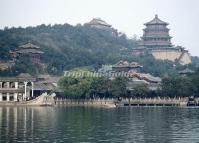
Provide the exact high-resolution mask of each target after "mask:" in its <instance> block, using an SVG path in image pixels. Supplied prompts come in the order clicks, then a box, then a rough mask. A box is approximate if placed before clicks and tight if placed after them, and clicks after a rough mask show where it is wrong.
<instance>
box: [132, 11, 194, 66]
mask: <svg viewBox="0 0 199 143" xmlns="http://www.w3.org/2000/svg"><path fill="white" fill-rule="evenodd" d="M144 25H145V26H146V28H145V29H144V30H143V31H144V32H143V36H142V37H141V43H140V45H139V47H138V48H135V49H133V54H134V55H141V54H142V55H144V54H146V53H150V54H152V55H153V57H154V58H155V59H158V60H170V61H173V62H174V61H176V60H177V61H179V63H180V64H182V65H186V64H190V63H191V57H190V54H189V52H188V51H187V50H185V48H183V47H181V46H176V47H175V46H173V45H172V43H171V38H172V37H171V36H170V35H169V29H168V28H167V26H168V25H169V24H168V23H167V22H164V21H162V20H160V19H159V18H158V15H155V18H154V19H153V20H151V21H149V22H147V23H145V24H144Z"/></svg>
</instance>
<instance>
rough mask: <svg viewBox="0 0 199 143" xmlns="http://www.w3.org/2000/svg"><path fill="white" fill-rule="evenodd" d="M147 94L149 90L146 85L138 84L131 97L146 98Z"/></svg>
mask: <svg viewBox="0 0 199 143" xmlns="http://www.w3.org/2000/svg"><path fill="white" fill-rule="evenodd" d="M148 93H149V89H148V87H147V85H146V84H138V85H137V86H136V87H135V88H134V90H133V92H132V94H133V96H135V97H142V98H143V97H146V96H147V94H148Z"/></svg>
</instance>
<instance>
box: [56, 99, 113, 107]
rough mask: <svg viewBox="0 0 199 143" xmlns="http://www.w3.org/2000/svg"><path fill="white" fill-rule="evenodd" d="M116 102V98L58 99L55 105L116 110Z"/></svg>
mask: <svg viewBox="0 0 199 143" xmlns="http://www.w3.org/2000/svg"><path fill="white" fill-rule="evenodd" d="M115 103H116V100H115V99H114V98H106V99H100V98H97V99H63V98H56V99H55V105H57V106H60V105H68V106H92V107H105V108H115V107H116V104H115Z"/></svg>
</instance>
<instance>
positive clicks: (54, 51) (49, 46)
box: [0, 24, 137, 72]
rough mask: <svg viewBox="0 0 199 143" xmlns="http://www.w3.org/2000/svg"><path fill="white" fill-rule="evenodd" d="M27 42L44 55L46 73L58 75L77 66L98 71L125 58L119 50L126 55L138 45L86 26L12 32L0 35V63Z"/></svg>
mask: <svg viewBox="0 0 199 143" xmlns="http://www.w3.org/2000/svg"><path fill="white" fill-rule="evenodd" d="M28 41H30V42H31V43H34V44H36V45H39V46H40V47H41V50H42V51H44V52H45V54H43V55H42V58H41V61H42V62H43V63H46V65H47V69H48V72H51V71H50V70H51V68H53V69H56V70H57V71H62V70H64V69H68V68H72V67H77V66H93V67H95V68H97V67H99V66H101V65H102V64H105V63H112V62H116V61H117V60H118V59H120V58H122V57H123V56H124V54H122V53H123V52H122V49H126V51H127V50H128V49H131V48H133V47H134V46H135V45H136V44H137V41H135V40H129V39H127V38H126V36H125V35H121V36H113V35H112V34H111V33H110V32H108V31H103V30H99V29H96V28H91V27H89V26H76V27H74V26H71V25H69V24H64V25H53V26H50V25H48V26H46V25H40V26H37V27H27V28H11V29H4V30H1V31H0V49H1V50H0V55H1V56H0V60H9V59H10V56H9V51H11V50H14V49H16V48H17V47H18V46H19V45H20V44H24V43H27V42H28ZM126 53H129V52H126Z"/></svg>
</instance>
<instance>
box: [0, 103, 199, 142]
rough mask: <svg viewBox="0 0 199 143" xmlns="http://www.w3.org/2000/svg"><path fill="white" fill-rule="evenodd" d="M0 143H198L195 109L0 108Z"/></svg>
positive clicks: (198, 122)
mask: <svg viewBox="0 0 199 143" xmlns="http://www.w3.org/2000/svg"><path fill="white" fill-rule="evenodd" d="M0 142H34V143H36V142H39V143H40V142H50V143H53V142H65V143H78V142H82V143H83V142H84V143H90V142H92V143H93V142H103V143H106V142H107V143H111V142H113V143H117V142H118V143H131V142H147V143H151V142H153V143H167V142H184V143H187V142H189V143H191V142H199V108H198V109H197V108H195V109H193V108H192V109H190V108H189V109H188V108H161V107H160V108H159V107H150V108H147V107H140V108H116V109H104V108H91V107H90V108H89V107H0Z"/></svg>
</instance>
